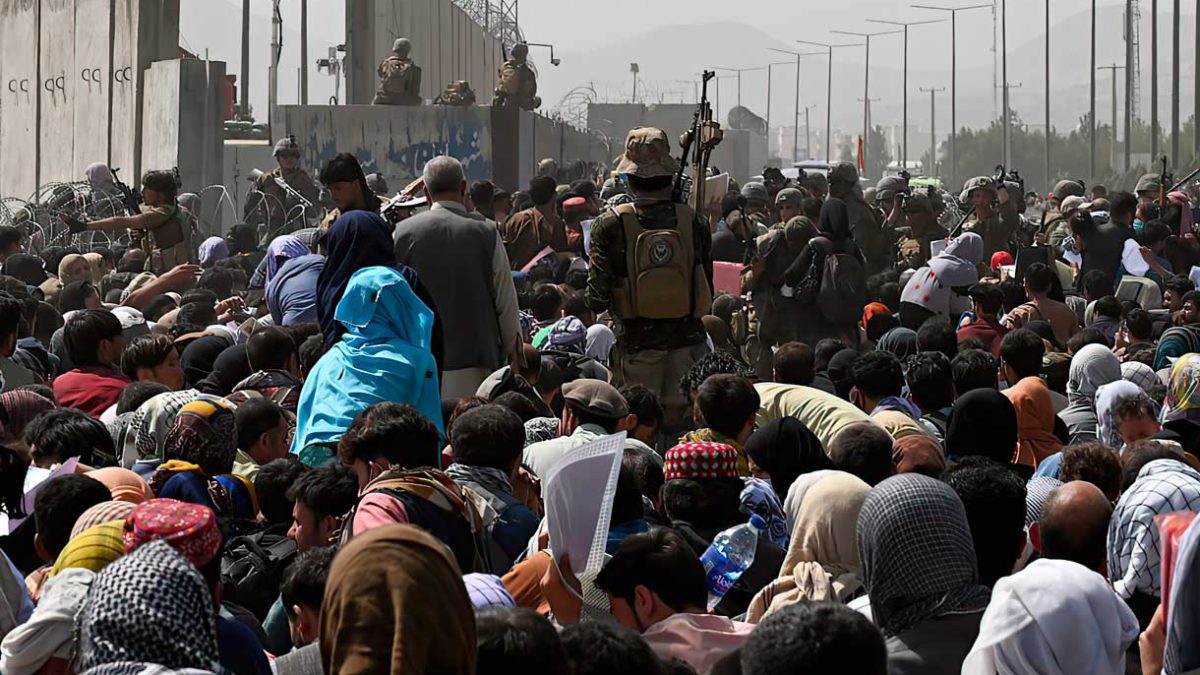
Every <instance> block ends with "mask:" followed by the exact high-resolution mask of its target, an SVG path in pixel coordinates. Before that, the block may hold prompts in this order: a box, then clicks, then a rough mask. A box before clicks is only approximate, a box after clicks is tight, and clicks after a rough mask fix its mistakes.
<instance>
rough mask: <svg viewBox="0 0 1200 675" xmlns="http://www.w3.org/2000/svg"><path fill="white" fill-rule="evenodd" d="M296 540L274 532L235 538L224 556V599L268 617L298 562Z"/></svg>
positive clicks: (222, 560)
mask: <svg viewBox="0 0 1200 675" xmlns="http://www.w3.org/2000/svg"><path fill="white" fill-rule="evenodd" d="M296 554H297V549H296V540H295V539H292V538H291V537H288V536H287V534H286V533H284V534H277V533H274V532H271V531H269V530H268V531H264V532H256V533H254V534H249V535H244V536H241V537H234V538H233V539H230V540H229V543H228V544H226V545H225V553H224V555H222V556H221V597H222V599H223V600H228V601H229V602H232V603H234V604H237V605H241V606H242V607H245V608H246V609H248V610H250V611H251V612H253V613H254V616H256V617H258V619H259V621H262V620H264V619H265V618H266V616H267V611H268V610H270V609H271V605H272V604H274V602H275V599H276V598H278V597H279V584H280V583H282V581H283V572H284V570H286V569H287V567H288V565H290V564H291V563H292V561H293V560H295V559H296Z"/></svg>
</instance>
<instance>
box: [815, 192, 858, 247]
mask: <svg viewBox="0 0 1200 675" xmlns="http://www.w3.org/2000/svg"><path fill="white" fill-rule="evenodd" d="M817 229H818V230H820V232H821V234H822V235H824V236H826V237H828V238H829V239H830V240H831V241H833V243H835V244H840V243H842V242H844V241H846V240H849V239H853V238H854V234H853V233H852V232H851V231H850V211H849V210H848V209H847V208H846V202H844V201H842V200H840V199H838V198H836V197H830V198H829V199H826V200H825V203H824V204H823V205H821V220H820V223H819V224H818V225H817Z"/></svg>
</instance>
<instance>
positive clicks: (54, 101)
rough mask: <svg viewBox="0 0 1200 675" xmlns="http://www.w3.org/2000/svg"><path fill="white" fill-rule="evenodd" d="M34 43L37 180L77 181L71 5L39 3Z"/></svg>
mask: <svg viewBox="0 0 1200 675" xmlns="http://www.w3.org/2000/svg"><path fill="white" fill-rule="evenodd" d="M40 11H41V26H40V31H39V33H40V35H41V39H40V40H39V41H38V64H39V67H38V97H39V99H40V100H41V104H40V106H39V114H38V143H39V147H38V155H39V161H38V180H39V182H40V183H43V184H44V183H49V182H54V181H63V182H66V181H71V180H79V179H80V178H81V176H79V175H78V174H76V173H75V172H74V157H75V107H74V99H75V92H76V90H77V89H78V85H79V78H78V77H76V76H75V75H76V73H75V3H74V2H73V0H41V10H40Z"/></svg>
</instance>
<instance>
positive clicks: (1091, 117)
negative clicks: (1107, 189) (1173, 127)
mask: <svg viewBox="0 0 1200 675" xmlns="http://www.w3.org/2000/svg"><path fill="white" fill-rule="evenodd" d="M1046 2H1047V3H1049V2H1050V0H1046ZM1175 2H1176V3H1178V2H1179V0H1175ZM1047 6H1049V5H1048V4H1047ZM1176 7H1178V4H1176ZM1176 18H1178V17H1176ZM1176 35H1178V27H1176ZM1046 39H1050V36H1049V34H1047V35H1046ZM1175 54H1176V56H1178V55H1179V41H1178V40H1176V41H1175ZM1176 76H1178V73H1176ZM1089 80H1090V81H1091V82H1090V86H1091V98H1092V105H1091V109H1090V110H1091V112H1089V113H1088V180H1089V181H1091V182H1092V183H1095V182H1096V0H1092V70H1091V77H1090V78H1089ZM1175 86H1176V91H1178V86H1179V85H1178V82H1177V83H1176V85H1175ZM1175 113H1176V119H1177V120H1178V118H1179V108H1178V106H1176V109H1175ZM1049 137H1050V133H1049V131H1047V132H1046V138H1049Z"/></svg>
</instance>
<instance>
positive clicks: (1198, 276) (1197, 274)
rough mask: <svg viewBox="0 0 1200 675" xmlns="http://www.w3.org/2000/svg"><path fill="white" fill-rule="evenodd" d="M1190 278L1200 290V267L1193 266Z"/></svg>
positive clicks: (1189, 274)
mask: <svg viewBox="0 0 1200 675" xmlns="http://www.w3.org/2000/svg"><path fill="white" fill-rule="evenodd" d="M1188 278H1189V279H1191V280H1192V283H1193V284H1196V288H1200V267H1197V266H1195V265H1192V271H1191V272H1188Z"/></svg>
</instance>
